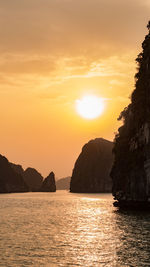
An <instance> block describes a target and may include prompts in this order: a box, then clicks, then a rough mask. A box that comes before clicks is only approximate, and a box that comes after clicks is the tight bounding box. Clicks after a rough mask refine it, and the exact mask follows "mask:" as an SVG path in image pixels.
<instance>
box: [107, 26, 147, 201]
mask: <svg viewBox="0 0 150 267" xmlns="http://www.w3.org/2000/svg"><path fill="white" fill-rule="evenodd" d="M147 28H148V34H147V35H146V37H145V40H144V42H143V43H142V52H141V53H140V54H139V55H138V57H137V59H136V62H137V65H138V69H137V73H136V75H135V90H134V91H133V92H132V95H131V103H130V104H129V105H128V107H126V108H125V109H124V110H123V111H122V112H121V114H120V116H119V118H118V119H119V120H122V121H123V125H122V126H121V127H120V128H119V129H118V133H117V134H116V136H115V142H114V148H113V153H114V164H113V167H112V170H111V177H112V180H113V195H114V196H115V199H117V200H118V201H119V204H120V205H122V203H124V204H123V205H126V204H127V202H128V203H129V202H130V204H131V202H134V203H135V202H138V205H139V202H147V203H148V201H149V200H150V22H149V23H148V25H147Z"/></svg>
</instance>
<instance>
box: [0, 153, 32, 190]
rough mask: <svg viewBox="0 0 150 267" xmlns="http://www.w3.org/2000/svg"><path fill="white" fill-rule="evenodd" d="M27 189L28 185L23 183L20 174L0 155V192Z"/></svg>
mask: <svg viewBox="0 0 150 267" xmlns="http://www.w3.org/2000/svg"><path fill="white" fill-rule="evenodd" d="M27 191H28V186H27V185H26V184H25V182H24V180H23V177H22V176H21V174H19V173H17V172H15V170H14V169H13V168H12V166H11V164H10V163H9V161H8V160H7V158H5V157H4V156H2V155H0V193H18V192H27Z"/></svg>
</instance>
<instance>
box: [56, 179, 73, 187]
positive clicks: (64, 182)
mask: <svg viewBox="0 0 150 267" xmlns="http://www.w3.org/2000/svg"><path fill="white" fill-rule="evenodd" d="M70 180H71V177H65V178H61V179H59V180H57V181H56V189H57V190H69V188H70Z"/></svg>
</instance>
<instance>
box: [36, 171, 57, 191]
mask: <svg viewBox="0 0 150 267" xmlns="http://www.w3.org/2000/svg"><path fill="white" fill-rule="evenodd" d="M39 191H40V192H56V184H55V175H54V173H53V172H51V173H50V174H49V175H48V176H47V177H46V178H45V179H44V181H43V183H42V186H41V188H40V190H39Z"/></svg>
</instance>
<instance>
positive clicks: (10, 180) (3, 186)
mask: <svg viewBox="0 0 150 267" xmlns="http://www.w3.org/2000/svg"><path fill="white" fill-rule="evenodd" d="M55 191H56V184H55V175H54V173H53V172H51V173H50V175H49V176H48V177H47V178H45V179H44V178H43V177H42V175H41V174H40V173H39V172H38V171H37V170H35V169H34V168H27V169H26V170H25V171H24V170H23V168H22V166H21V165H17V164H14V163H11V162H9V161H8V159H7V158H6V157H4V156H2V155H0V193H19V192H55Z"/></svg>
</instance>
